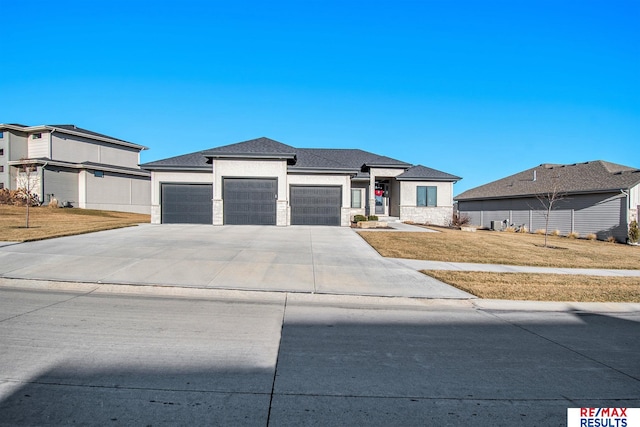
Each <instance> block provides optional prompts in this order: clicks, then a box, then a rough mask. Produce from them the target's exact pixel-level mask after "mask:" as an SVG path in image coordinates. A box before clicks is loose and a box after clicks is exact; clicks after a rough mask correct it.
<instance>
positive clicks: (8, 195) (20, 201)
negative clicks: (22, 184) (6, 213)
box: [0, 188, 40, 206]
mask: <svg viewBox="0 0 640 427" xmlns="http://www.w3.org/2000/svg"><path fill="white" fill-rule="evenodd" d="M28 198H29V206H40V200H38V196H37V195H36V194H33V193H32V194H29V196H28ZM26 199H27V195H26V193H25V191H24V190H15V191H14V190H9V189H7V188H3V189H1V190H0V205H13V206H24V205H25V201H26Z"/></svg>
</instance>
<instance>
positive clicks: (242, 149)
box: [141, 137, 461, 226]
mask: <svg viewBox="0 0 640 427" xmlns="http://www.w3.org/2000/svg"><path fill="white" fill-rule="evenodd" d="M141 167H142V168H144V169H147V170H149V171H151V222H152V223H156V224H160V223H201V224H214V225H224V224H265V225H279V226H287V225H333V226H348V225H350V223H351V220H352V218H353V216H354V215H357V214H362V215H377V216H380V217H395V218H398V219H399V220H402V221H414V222H420V223H431V224H439V225H446V224H448V223H449V221H450V220H451V216H452V213H453V184H454V183H455V182H456V181H458V180H460V179H461V178H459V177H457V176H454V175H450V174H448V173H445V172H441V171H437V170H435V169H431V168H428V167H425V166H414V165H411V164H409V163H406V162H402V161H400V160H396V159H392V158H390V157H385V156H380V155H377V154H374V153H370V152H367V151H363V150H357V149H315V148H295V147H292V146H290V145H286V144H282V143H280V142H278V141H274V140H272V139H269V138H264V137H263V138H257V139H253V140H249V141H244V142H240V143H236V144H231V145H225V146H221V147H216V148H212V149H209V150H203V151H198V152H195V153H190V154H185V155H182V156H177V157H172V158H168V159H163V160H158V161H154V162H150V163H145V164H143V165H141Z"/></svg>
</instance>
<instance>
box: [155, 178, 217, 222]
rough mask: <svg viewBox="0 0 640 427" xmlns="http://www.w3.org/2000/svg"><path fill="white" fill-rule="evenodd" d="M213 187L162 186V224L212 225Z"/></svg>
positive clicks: (202, 185)
mask: <svg viewBox="0 0 640 427" xmlns="http://www.w3.org/2000/svg"><path fill="white" fill-rule="evenodd" d="M212 197H213V185H211V184H162V185H161V194H160V198H161V200H160V203H161V205H162V212H161V220H162V223H163V224H212V223H213V202H212Z"/></svg>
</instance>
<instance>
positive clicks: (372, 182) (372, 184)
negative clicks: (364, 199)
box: [366, 170, 376, 215]
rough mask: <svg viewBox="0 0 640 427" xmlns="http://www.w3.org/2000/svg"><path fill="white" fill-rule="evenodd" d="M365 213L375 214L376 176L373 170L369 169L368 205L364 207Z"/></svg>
mask: <svg viewBox="0 0 640 427" xmlns="http://www.w3.org/2000/svg"><path fill="white" fill-rule="evenodd" d="M366 212H367V215H375V214H376V176H375V175H374V174H373V170H370V171H369V205H368V206H367V209H366Z"/></svg>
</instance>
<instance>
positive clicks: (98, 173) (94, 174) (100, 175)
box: [93, 171, 104, 178]
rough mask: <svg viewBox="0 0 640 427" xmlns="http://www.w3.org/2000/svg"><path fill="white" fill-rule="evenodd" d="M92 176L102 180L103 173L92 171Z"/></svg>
mask: <svg viewBox="0 0 640 427" xmlns="http://www.w3.org/2000/svg"><path fill="white" fill-rule="evenodd" d="M93 176H95V177H96V178H102V177H104V172H102V171H93Z"/></svg>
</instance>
